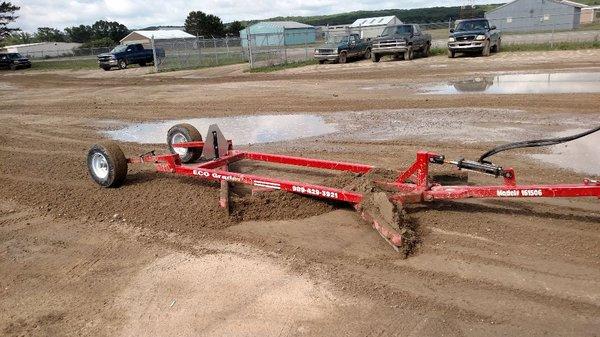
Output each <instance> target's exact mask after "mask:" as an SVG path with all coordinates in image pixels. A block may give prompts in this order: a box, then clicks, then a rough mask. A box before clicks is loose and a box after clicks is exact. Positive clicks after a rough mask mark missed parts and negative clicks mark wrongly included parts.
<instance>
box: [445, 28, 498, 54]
mask: <svg viewBox="0 0 600 337" xmlns="http://www.w3.org/2000/svg"><path fill="white" fill-rule="evenodd" d="M501 44H502V34H501V33H500V31H498V30H496V26H490V23H489V21H488V20H487V19H469V20H459V21H456V28H454V29H450V36H449V37H448V57H450V58H453V57H454V56H456V53H481V55H483V56H489V55H490V52H494V53H497V52H499V51H500V46H501Z"/></svg>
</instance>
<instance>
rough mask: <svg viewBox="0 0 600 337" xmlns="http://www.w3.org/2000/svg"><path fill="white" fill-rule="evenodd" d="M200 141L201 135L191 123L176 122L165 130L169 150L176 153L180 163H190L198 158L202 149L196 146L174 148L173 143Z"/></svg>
mask: <svg viewBox="0 0 600 337" xmlns="http://www.w3.org/2000/svg"><path fill="white" fill-rule="evenodd" d="M201 141H202V135H201V134H200V132H198V129H196V128H195V127H194V126H193V125H191V124H187V123H183V124H177V125H175V126H173V127H172V128H170V129H169V131H168V132H167V144H169V151H171V153H173V154H178V155H179V158H181V162H182V163H191V162H194V161H196V160H198V158H200V156H201V155H202V151H201V150H200V149H198V148H187V149H186V148H174V147H173V144H177V143H184V142H201Z"/></svg>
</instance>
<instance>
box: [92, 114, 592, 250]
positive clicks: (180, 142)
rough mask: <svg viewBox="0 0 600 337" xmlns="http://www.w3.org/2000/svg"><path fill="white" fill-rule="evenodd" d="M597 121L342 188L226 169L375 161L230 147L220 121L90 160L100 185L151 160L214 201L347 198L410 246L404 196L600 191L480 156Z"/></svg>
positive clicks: (422, 155) (358, 170)
mask: <svg viewBox="0 0 600 337" xmlns="http://www.w3.org/2000/svg"><path fill="white" fill-rule="evenodd" d="M598 130H600V128H596V129H594V130H590V131H588V132H587V133H583V134H579V135H575V136H572V137H565V138H558V139H552V140H539V141H528V142H519V143H512V144H507V145H503V146H500V147H498V148H496V149H493V150H491V151H489V152H487V153H486V154H484V155H483V156H482V157H481V158H480V159H479V160H478V161H469V160H464V159H460V160H456V161H450V160H446V158H445V157H444V156H443V155H440V154H437V153H433V152H426V151H420V152H417V157H416V161H415V162H414V163H413V164H412V165H410V167H408V168H407V169H406V170H404V171H399V172H398V174H397V176H396V177H395V179H391V180H376V179H374V180H370V181H369V182H370V184H371V185H372V186H368V188H363V189H359V190H356V189H353V190H351V189H347V188H335V187H328V186H322V185H317V184H310V183H306V182H301V181H290V180H286V179H279V178H272V177H266V176H259V175H252V174H245V173H239V172H232V171H230V165H231V164H232V163H235V162H239V161H248V160H250V161H259V162H267V163H273V164H283V165H291V166H297V167H308V168H315V169H323V170H329V171H341V172H351V173H353V174H354V175H353V176H354V177H356V179H360V177H364V176H368V175H369V174H371V173H373V172H375V171H376V170H377V169H376V168H375V167H374V166H372V165H364V164H354V163H347V162H339V161H331V160H321V159H311V158H303V157H292V156H285V155H276V154H269V153H262V152H250V151H238V150H234V148H233V144H232V142H231V141H230V140H227V139H226V138H225V136H224V135H223V134H222V132H221V131H220V130H219V128H218V126H217V125H211V126H210V127H209V130H208V135H207V137H206V139H205V140H204V141H203V140H202V136H201V135H200V133H199V132H198V130H197V129H196V128H195V127H194V126H192V125H190V124H178V125H175V126H173V127H172V128H171V129H169V131H168V132H167V144H168V147H169V150H170V153H168V154H158V155H157V154H155V153H154V151H152V152H149V153H146V154H143V155H141V156H137V157H129V158H127V157H125V155H124V154H123V151H122V150H121V149H120V147H119V146H118V144H117V143H116V142H113V141H108V142H103V143H98V144H96V145H94V146H92V148H91V149H90V150H89V152H88V155H87V166H88V170H89V173H90V176H91V177H92V179H93V180H94V181H95V182H96V183H98V184H99V185H100V186H103V187H109V188H111V187H118V186H120V185H122V184H123V182H124V181H125V178H126V175H127V167H128V165H129V164H143V163H152V164H154V165H155V167H156V170H157V171H158V172H164V173H174V174H179V175H184V176H191V177H196V178H199V179H205V180H212V181H218V182H220V183H221V194H220V199H219V204H220V206H221V207H224V208H226V209H228V208H229V186H230V184H231V183H234V184H245V185H250V186H251V187H252V188H253V189H259V190H261V191H266V190H281V191H286V192H291V193H295V194H300V195H304V196H308V197H314V198H320V199H325V200H332V201H337V202H341V203H347V204H349V205H351V206H352V207H353V208H354V209H356V210H357V211H358V213H359V214H360V216H361V217H362V218H363V219H364V220H365V221H367V222H368V223H370V224H371V225H372V227H373V228H374V229H375V230H377V232H379V234H380V235H381V236H382V237H383V238H384V239H385V240H386V241H387V242H388V243H389V244H390V245H391V246H392V247H393V248H394V249H395V250H396V251H399V252H402V253H405V254H406V253H408V252H409V251H410V249H411V245H413V244H414V238H413V234H414V233H412V232H411V229H410V227H407V226H406V224H405V223H403V220H404V217H403V207H404V205H406V204H409V203H428V202H435V201H437V200H449V199H467V198H502V199H506V198H559V197H597V198H600V182H599V181H598V180H594V179H591V178H586V179H583V182H582V183H579V184H557V185H542V184H540V185H538V184H534V185H519V184H517V180H516V175H515V171H514V170H513V169H512V168H503V167H501V166H498V165H495V164H493V163H491V162H489V161H486V160H485V159H486V158H487V157H489V156H491V155H493V154H495V153H498V152H500V151H505V150H508V149H513V148H520V147H533V146H545V145H553V144H558V143H561V142H565V141H569V140H573V139H576V138H579V137H583V136H585V135H587V134H589V133H592V132H596V131H598ZM430 165H452V166H454V167H456V168H458V169H459V170H467V171H474V172H478V173H481V174H486V175H491V176H494V177H497V178H501V179H502V180H503V183H502V184H498V185H491V186H473V185H467V184H464V185H452V186H446V185H441V184H439V183H437V182H435V181H432V180H431V176H430V172H429V168H430Z"/></svg>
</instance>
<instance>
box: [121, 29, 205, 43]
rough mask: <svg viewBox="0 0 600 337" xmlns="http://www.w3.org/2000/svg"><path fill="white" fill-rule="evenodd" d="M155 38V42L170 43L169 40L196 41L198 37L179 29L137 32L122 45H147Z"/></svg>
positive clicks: (130, 35)
mask: <svg viewBox="0 0 600 337" xmlns="http://www.w3.org/2000/svg"><path fill="white" fill-rule="evenodd" d="M153 36H154V40H155V41H159V40H160V41H161V42H163V41H168V40H181V39H195V38H196V37H195V36H194V35H192V34H188V33H186V32H184V31H183V30H179V29H168V30H135V31H133V32H131V33H129V35H127V36H125V37H124V38H122V39H121V41H120V42H121V44H134V43H141V44H145V45H149V44H150V40H151V39H152V37H153Z"/></svg>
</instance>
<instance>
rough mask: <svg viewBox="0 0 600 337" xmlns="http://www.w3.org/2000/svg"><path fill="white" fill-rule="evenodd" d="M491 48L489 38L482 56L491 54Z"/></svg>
mask: <svg viewBox="0 0 600 337" xmlns="http://www.w3.org/2000/svg"><path fill="white" fill-rule="evenodd" d="M490 50H491V47H490V40H487V41H486V42H485V47H483V50H482V51H481V56H484V57H487V56H490Z"/></svg>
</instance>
